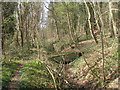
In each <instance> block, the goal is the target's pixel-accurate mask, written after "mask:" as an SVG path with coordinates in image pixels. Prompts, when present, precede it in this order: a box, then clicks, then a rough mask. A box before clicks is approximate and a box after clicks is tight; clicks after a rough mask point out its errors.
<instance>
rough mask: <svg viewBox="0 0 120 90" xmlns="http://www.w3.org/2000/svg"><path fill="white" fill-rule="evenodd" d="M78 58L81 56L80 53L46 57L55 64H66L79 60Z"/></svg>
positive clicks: (65, 53)
mask: <svg viewBox="0 0 120 90" xmlns="http://www.w3.org/2000/svg"><path fill="white" fill-rule="evenodd" d="M80 56H82V54H81V52H64V53H61V54H55V55H51V56H49V57H48V59H49V60H53V61H55V62H57V63H60V62H62V63H64V64H68V63H70V62H72V61H74V60H75V59H77V58H79V57H80Z"/></svg>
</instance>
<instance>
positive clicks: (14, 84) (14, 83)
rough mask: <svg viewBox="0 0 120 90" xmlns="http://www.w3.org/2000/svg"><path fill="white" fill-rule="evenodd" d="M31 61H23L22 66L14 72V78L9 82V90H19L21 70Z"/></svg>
mask: <svg viewBox="0 0 120 90" xmlns="http://www.w3.org/2000/svg"><path fill="white" fill-rule="evenodd" d="M30 61H31V60H28V61H23V62H22V63H21V64H19V65H18V67H17V68H16V69H15V70H14V72H13V77H12V79H11V80H10V82H9V85H8V90H18V83H19V80H20V76H21V75H20V72H21V68H22V67H23V65H24V64H27V63H28V62H30Z"/></svg>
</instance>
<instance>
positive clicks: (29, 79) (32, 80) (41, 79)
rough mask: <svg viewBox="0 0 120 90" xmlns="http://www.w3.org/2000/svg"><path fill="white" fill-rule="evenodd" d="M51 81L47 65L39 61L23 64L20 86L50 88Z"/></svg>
mask: <svg viewBox="0 0 120 90" xmlns="http://www.w3.org/2000/svg"><path fill="white" fill-rule="evenodd" d="M51 83H52V79H51V76H50V75H49V73H48V71H47V70H46V68H45V65H43V64H42V63H40V62H39V61H31V62H29V63H27V64H26V65H24V66H23V68H22V71H21V79H20V83H19V87H20V88H50V84H51Z"/></svg>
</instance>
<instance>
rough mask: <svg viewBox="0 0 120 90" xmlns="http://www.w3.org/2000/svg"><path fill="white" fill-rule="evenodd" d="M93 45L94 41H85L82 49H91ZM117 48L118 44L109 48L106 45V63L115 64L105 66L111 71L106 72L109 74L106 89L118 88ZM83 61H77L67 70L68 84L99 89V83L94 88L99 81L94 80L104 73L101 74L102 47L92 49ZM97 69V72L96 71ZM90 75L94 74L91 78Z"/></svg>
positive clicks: (97, 46) (83, 57) (82, 43)
mask: <svg viewBox="0 0 120 90" xmlns="http://www.w3.org/2000/svg"><path fill="white" fill-rule="evenodd" d="M91 43H93V40H88V41H84V42H81V43H80V44H81V45H82V46H83V47H82V48H84V47H89V46H90V45H91ZM86 45H87V46H86ZM116 47H117V43H113V44H111V45H109V46H108V45H107V43H106V45H105V46H104V55H105V57H104V60H105V63H112V64H113V63H114V64H113V65H112V64H109V65H108V66H107V65H106V66H105V67H106V68H107V69H111V73H110V71H109V70H107V69H106V70H105V71H106V73H109V74H106V80H108V82H107V83H106V85H105V87H106V88H118V74H117V67H118V66H117V62H116V61H114V57H115V51H116ZM81 59H82V60H81V61H80V60H76V61H75V63H74V62H73V63H71V64H70V65H71V67H69V68H68V69H67V70H66V72H67V78H68V82H69V83H71V84H73V85H76V86H80V87H82V86H84V87H85V88H92V89H95V88H99V83H98V86H94V82H95V81H96V80H97V79H96V80H95V79H94V78H96V76H97V77H100V75H102V73H101V72H99V71H102V50H101V45H100V44H98V45H96V47H95V48H92V51H90V52H87V53H85V55H83V56H82V57H81ZM95 69H96V70H97V71H95ZM90 73H92V74H93V76H91V74H90ZM91 86H92V87H91Z"/></svg>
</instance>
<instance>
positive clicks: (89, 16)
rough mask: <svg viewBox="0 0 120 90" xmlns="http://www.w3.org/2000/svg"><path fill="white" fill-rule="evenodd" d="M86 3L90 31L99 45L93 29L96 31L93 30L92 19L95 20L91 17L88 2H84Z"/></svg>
mask: <svg viewBox="0 0 120 90" xmlns="http://www.w3.org/2000/svg"><path fill="white" fill-rule="evenodd" d="M84 3H85V6H86V9H87V12H88V24H89V29H90V32H91V35H92V37H93V38H94V40H95V42H96V43H98V41H97V38H96V36H95V34H94V32H93V29H94V28H93V26H92V25H91V18H93V16H92V17H91V15H92V12H90V7H89V6H88V4H87V3H86V1H84Z"/></svg>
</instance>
